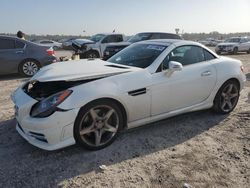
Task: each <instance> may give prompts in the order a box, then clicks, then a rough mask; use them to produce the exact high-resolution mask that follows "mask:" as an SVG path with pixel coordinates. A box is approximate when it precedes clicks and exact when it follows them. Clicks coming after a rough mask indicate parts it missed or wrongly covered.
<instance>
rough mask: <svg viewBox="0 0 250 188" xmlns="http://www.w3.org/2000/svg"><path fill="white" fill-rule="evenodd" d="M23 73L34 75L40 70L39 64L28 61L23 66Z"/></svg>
mask: <svg viewBox="0 0 250 188" xmlns="http://www.w3.org/2000/svg"><path fill="white" fill-rule="evenodd" d="M22 70H23V73H24V74H26V75H27V76H33V75H34V74H35V73H37V71H38V70H39V67H38V65H37V64H36V63H35V62H33V61H27V62H25V63H24V64H23V67H22Z"/></svg>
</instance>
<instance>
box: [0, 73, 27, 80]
mask: <svg viewBox="0 0 250 188" xmlns="http://www.w3.org/2000/svg"><path fill="white" fill-rule="evenodd" d="M16 79H29V78H27V77H24V76H21V75H20V74H8V75H0V81H8V80H16Z"/></svg>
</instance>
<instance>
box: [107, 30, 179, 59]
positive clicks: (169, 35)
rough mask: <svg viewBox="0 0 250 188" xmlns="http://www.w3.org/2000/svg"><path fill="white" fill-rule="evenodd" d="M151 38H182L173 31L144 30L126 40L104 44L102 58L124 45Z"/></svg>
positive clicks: (114, 52) (117, 50)
mask: <svg viewBox="0 0 250 188" xmlns="http://www.w3.org/2000/svg"><path fill="white" fill-rule="evenodd" d="M151 39H182V38H181V37H180V36H179V35H176V34H173V33H159V32H145V33H138V34H136V35H134V36H133V37H132V38H130V39H129V40H128V41H127V42H119V43H115V44H114V43H112V44H109V45H107V46H106V48H105V50H104V53H103V59H104V60H107V59H109V58H110V57H111V56H113V55H114V54H116V53H117V52H119V51H121V50H122V49H124V48H125V47H127V46H129V45H130V44H132V43H135V42H139V41H143V40H151Z"/></svg>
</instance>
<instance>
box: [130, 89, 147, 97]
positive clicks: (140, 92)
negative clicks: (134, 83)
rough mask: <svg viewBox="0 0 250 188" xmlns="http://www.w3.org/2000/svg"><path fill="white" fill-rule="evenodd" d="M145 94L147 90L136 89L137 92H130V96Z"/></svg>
mask: <svg viewBox="0 0 250 188" xmlns="http://www.w3.org/2000/svg"><path fill="white" fill-rule="evenodd" d="M145 93H147V89H146V88H141V89H136V90H133V91H129V92H128V94H129V95H131V96H137V95H142V94H145Z"/></svg>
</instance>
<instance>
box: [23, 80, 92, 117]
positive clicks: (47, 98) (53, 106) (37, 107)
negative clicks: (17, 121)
mask: <svg viewBox="0 0 250 188" xmlns="http://www.w3.org/2000/svg"><path fill="white" fill-rule="evenodd" d="M93 80H96V79H91V80H80V81H50V82H39V81H31V82H28V83H27V84H25V85H24V86H23V88H22V89H23V91H24V92H25V93H26V94H27V95H29V96H30V97H32V98H33V99H35V100H37V101H38V102H37V103H35V104H34V105H33V106H32V108H31V111H30V116H31V117H36V118H44V117H48V116H50V115H52V114H53V113H54V112H56V111H67V110H66V109H60V108H59V107H58V105H60V104H61V103H62V102H63V101H64V100H65V99H66V98H68V97H69V96H70V95H71V93H72V92H73V90H71V89H70V88H72V87H74V86H77V85H80V84H84V83H86V82H90V81H93Z"/></svg>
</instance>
